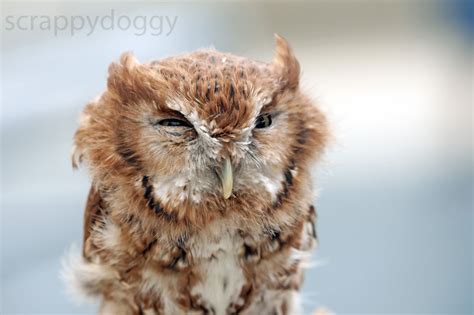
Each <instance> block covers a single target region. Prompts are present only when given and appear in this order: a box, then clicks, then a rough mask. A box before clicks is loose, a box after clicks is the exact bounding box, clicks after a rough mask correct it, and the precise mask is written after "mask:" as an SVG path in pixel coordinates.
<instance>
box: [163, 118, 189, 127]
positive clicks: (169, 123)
mask: <svg viewBox="0 0 474 315" xmlns="http://www.w3.org/2000/svg"><path fill="white" fill-rule="evenodd" d="M158 125H161V126H165V127H191V124H190V123H189V122H187V121H186V120H181V119H174V118H169V119H163V120H160V121H159V122H158Z"/></svg>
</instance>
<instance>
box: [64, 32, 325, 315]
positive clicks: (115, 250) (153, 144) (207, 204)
mask: <svg viewBox="0 0 474 315" xmlns="http://www.w3.org/2000/svg"><path fill="white" fill-rule="evenodd" d="M275 37H276V53H275V56H274V58H273V60H272V61H271V62H269V63H267V62H260V61H255V60H251V59H248V58H243V57H239V56H235V55H233V54H228V53H221V52H218V51H216V50H213V49H206V50H198V51H196V52H192V53H189V54H184V55H180V56H173V57H169V58H165V59H161V60H158V61H152V62H149V63H140V62H139V61H137V59H136V58H135V57H134V56H133V55H132V54H131V53H125V54H123V55H122V56H121V58H120V61H119V62H116V63H112V64H111V65H110V67H109V70H108V79H107V88H106V91H105V92H104V93H102V94H101V95H100V96H99V97H98V98H97V99H95V100H94V101H92V102H90V103H89V104H88V105H87V106H86V107H85V109H84V111H83V113H82V115H81V118H80V125H79V128H78V129H77V131H76V133H75V138H74V141H75V146H74V150H73V165H74V166H78V165H79V164H84V165H85V166H86V167H87V168H88V170H89V172H90V176H91V179H92V184H91V188H90V191H89V196H88V201H87V205H86V209H85V215H84V240H83V248H82V254H81V257H80V259H76V260H75V261H74V262H71V264H70V265H69V267H68V269H67V271H66V272H67V273H66V277H67V279H68V280H69V281H70V282H71V286H72V288H73V289H74V290H75V292H78V293H80V294H82V295H84V296H86V297H92V298H97V299H98V300H99V301H100V306H99V311H98V312H99V314H114V315H120V314H124V315H142V314H146V315H162V314H166V315H181V314H209V315H211V314H212V315H236V314H241V315H267V314H268V315H274V314H280V315H286V314H301V309H300V305H299V303H298V291H299V290H300V288H301V285H302V281H303V269H304V267H305V264H306V262H307V259H308V255H309V253H310V250H311V249H312V247H313V246H314V245H315V243H316V230H315V220H316V212H315V207H314V206H313V197H314V196H313V190H312V184H311V168H312V163H313V162H315V161H317V160H318V158H319V157H320V156H321V154H322V152H323V150H324V149H325V147H326V144H327V142H328V138H329V132H328V124H327V120H326V118H325V115H324V114H323V113H322V112H321V110H320V109H319V108H318V107H317V106H316V105H315V104H314V103H313V101H312V100H311V99H310V98H309V97H308V96H307V95H305V94H304V93H303V92H302V91H301V89H300V88H299V77H300V66H299V63H298V61H297V60H296V58H295V56H294V54H293V52H292V50H291V48H290V46H289V45H288V43H287V42H286V40H285V39H283V38H282V37H279V36H277V35H276V36H275Z"/></svg>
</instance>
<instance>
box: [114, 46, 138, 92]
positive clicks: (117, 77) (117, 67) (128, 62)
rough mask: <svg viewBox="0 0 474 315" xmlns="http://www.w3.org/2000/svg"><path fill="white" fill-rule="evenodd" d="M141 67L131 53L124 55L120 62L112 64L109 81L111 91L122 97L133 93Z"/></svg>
mask: <svg viewBox="0 0 474 315" xmlns="http://www.w3.org/2000/svg"><path fill="white" fill-rule="evenodd" d="M139 65H140V63H139V62H138V60H137V59H136V58H135V56H134V55H133V54H132V53H131V52H126V53H123V54H122V55H121V56H120V61H119V62H113V63H111V64H110V66H109V77H108V80H107V87H108V89H109V91H111V92H114V94H116V95H122V96H123V95H127V93H130V92H131V91H133V85H134V83H135V81H136V77H137V76H136V73H137V72H138V71H136V70H137V69H138V66H139Z"/></svg>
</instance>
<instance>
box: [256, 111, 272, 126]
mask: <svg viewBox="0 0 474 315" xmlns="http://www.w3.org/2000/svg"><path fill="white" fill-rule="evenodd" d="M271 124H272V115H270V114H262V115H260V116H258V117H257V120H256V121H255V128H267V127H269V126H270V125H271Z"/></svg>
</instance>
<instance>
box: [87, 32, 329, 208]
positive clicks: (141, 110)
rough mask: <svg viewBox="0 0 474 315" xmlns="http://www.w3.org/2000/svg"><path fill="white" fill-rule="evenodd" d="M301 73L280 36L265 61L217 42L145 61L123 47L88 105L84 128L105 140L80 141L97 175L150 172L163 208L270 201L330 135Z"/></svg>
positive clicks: (132, 177) (131, 176) (133, 175)
mask: <svg viewBox="0 0 474 315" xmlns="http://www.w3.org/2000/svg"><path fill="white" fill-rule="evenodd" d="M298 82H299V64H298V62H297V60H296V59H295V57H294V56H293V53H292V52H291V50H290V48H289V47H288V44H287V43H286V42H285V41H284V40H283V39H282V38H279V37H278V38H277V53H276V56H275V58H274V60H273V62H272V63H269V64H267V63H262V62H257V61H252V60H249V59H245V58H241V57H237V56H234V55H230V54H224V53H220V52H217V51H213V50H205V51H198V52H195V53H191V54H188V55H184V56H179V57H172V58H167V59H164V60H160V61H156V62H152V63H149V64H140V63H139V62H138V61H137V60H136V59H135V58H134V57H133V56H132V55H131V54H125V55H123V56H122V58H121V60H120V63H114V64H112V65H111V66H110V68H109V79H108V89H107V92H105V93H104V94H103V95H102V96H101V98H100V99H99V100H98V101H97V102H96V103H95V104H92V105H91V106H90V108H89V112H90V113H89V114H88V110H87V109H86V111H85V116H86V119H85V120H86V121H87V122H86V123H85V125H87V127H88V128H83V129H84V132H86V131H85V130H86V129H89V131H90V132H95V134H96V137H103V139H101V140H103V141H104V143H103V145H102V147H100V148H99V147H98V146H97V144H96V145H95V151H94V149H92V150H91V149H90V148H91V147H93V146H92V144H91V143H89V145H87V144H83V145H82V146H83V147H89V150H84V156H85V158H86V159H87V160H88V161H89V164H90V165H91V166H92V167H93V168H95V170H97V173H98V174H100V175H99V177H100V176H104V172H107V173H108V174H113V176H119V177H121V178H122V179H123V178H127V179H129V180H130V181H134V182H135V183H136V185H137V189H139V186H140V180H139V179H140V178H142V177H143V176H147V178H148V180H149V181H150V183H151V184H152V185H153V188H154V190H153V191H154V196H155V198H157V199H159V200H160V202H161V204H163V205H165V206H166V207H170V208H174V207H180V206H183V205H188V206H189V205H190V204H195V205H198V204H200V203H202V202H204V201H205V202H207V203H209V201H210V200H212V202H214V203H216V204H219V205H225V203H226V202H230V201H231V200H234V201H235V200H238V199H239V198H248V197H249V196H252V195H254V196H255V195H258V196H261V198H262V200H265V203H267V205H266V206H270V205H272V204H274V203H275V202H278V198H279V196H280V197H281V193H282V191H284V190H285V189H286V190H288V187H287V184H288V181H293V179H294V178H295V177H297V175H298V172H299V171H301V169H303V168H305V164H306V163H307V160H311V159H312V158H313V157H314V156H315V155H317V153H319V152H320V151H321V149H322V147H323V145H324V142H325V120H324V117H323V116H322V114H321V113H320V112H319V110H318V109H317V108H316V107H315V106H314V105H313V104H312V103H311V102H310V101H309V100H308V98H306V97H305V96H304V95H303V94H302V93H301V92H300V90H299V88H298ZM92 112H93V113H92ZM94 128H96V130H95V131H93V130H92V129H94ZM80 132H81V129H80V130H79V131H78V134H80ZM92 141H93V140H89V142H92ZM104 151H105V152H106V153H104ZM107 151H109V152H107ZM104 159H109V161H113V170H110V169H108V170H107V169H106V168H110V166H111V165H110V164H107V166H105V165H106V164H104V161H103V160H104ZM101 167H103V169H101ZM111 176H112V175H111Z"/></svg>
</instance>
